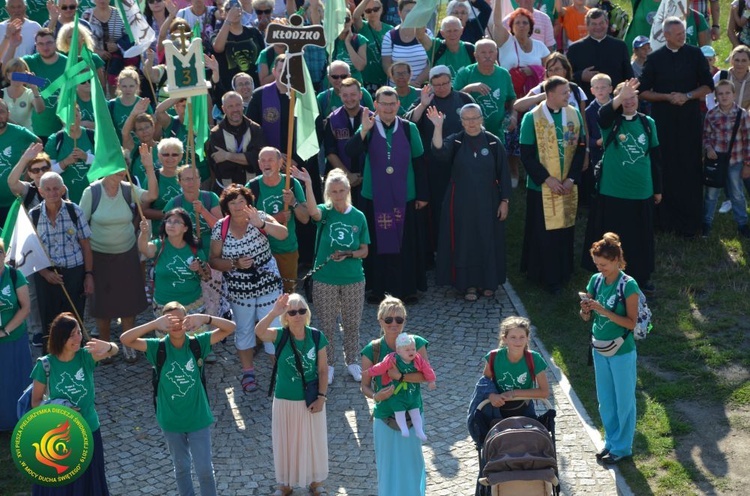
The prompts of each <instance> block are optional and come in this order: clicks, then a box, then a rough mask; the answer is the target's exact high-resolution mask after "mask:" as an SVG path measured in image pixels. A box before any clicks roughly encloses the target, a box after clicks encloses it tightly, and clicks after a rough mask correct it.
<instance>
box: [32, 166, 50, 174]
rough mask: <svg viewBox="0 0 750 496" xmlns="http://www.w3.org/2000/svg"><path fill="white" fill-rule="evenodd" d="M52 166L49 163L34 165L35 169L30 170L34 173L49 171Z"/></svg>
mask: <svg viewBox="0 0 750 496" xmlns="http://www.w3.org/2000/svg"><path fill="white" fill-rule="evenodd" d="M50 169H51V167H50V166H49V165H45V166H43V167H34V168H33V169H29V172H31V173H32V174H39V173H40V172H47V171H48V170H50Z"/></svg>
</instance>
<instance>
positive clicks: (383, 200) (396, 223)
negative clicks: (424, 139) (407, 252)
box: [368, 117, 411, 255]
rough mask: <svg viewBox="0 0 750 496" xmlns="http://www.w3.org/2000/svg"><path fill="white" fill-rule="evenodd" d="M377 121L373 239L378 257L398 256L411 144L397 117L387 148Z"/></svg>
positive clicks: (373, 148) (373, 154) (372, 165)
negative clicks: (374, 238) (374, 239)
mask: <svg viewBox="0 0 750 496" xmlns="http://www.w3.org/2000/svg"><path fill="white" fill-rule="evenodd" d="M378 124H380V120H379V119H378V120H377V121H376V123H375V126H374V127H373V128H372V130H371V131H370V146H369V149H368V153H369V155H370V179H371V181H372V203H373V209H374V211H375V237H376V239H377V247H378V254H379V255H385V254H395V253H400V252H401V241H402V239H403V233H404V216H405V215H406V181H407V173H408V171H409V167H411V143H409V140H408V139H407V137H406V131H404V126H405V125H406V126H408V125H409V123H408V121H404V120H402V119H401V118H399V117H397V118H396V122H395V124H394V126H396V127H394V128H393V134H392V135H391V142H390V146H389V143H388V141H387V140H386V139H385V137H383V136H381V135H380V131H379V129H378V128H379V127H380V126H379V125H378Z"/></svg>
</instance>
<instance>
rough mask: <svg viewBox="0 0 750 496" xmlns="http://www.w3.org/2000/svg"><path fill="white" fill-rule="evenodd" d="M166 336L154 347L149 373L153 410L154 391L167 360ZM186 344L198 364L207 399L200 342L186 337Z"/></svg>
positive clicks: (156, 388) (157, 388)
mask: <svg viewBox="0 0 750 496" xmlns="http://www.w3.org/2000/svg"><path fill="white" fill-rule="evenodd" d="M166 339H167V338H164V339H161V340H159V347H158V348H157V349H156V363H155V364H154V367H153V370H152V373H151V384H152V386H153V387H154V411H156V393H157V391H158V390H159V380H160V379H161V370H162V368H163V367H164V362H166V361H167V344H166V343H165V340H166ZM187 340H188V346H190V351H191V352H193V356H194V357H195V364H196V365H197V366H198V370H199V371H200V374H201V384H203V390H204V391H205V392H206V399H208V389H207V388H206V370H205V367H203V353H202V351H201V344H200V342H198V339H197V338H194V337H187Z"/></svg>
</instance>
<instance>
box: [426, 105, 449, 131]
mask: <svg viewBox="0 0 750 496" xmlns="http://www.w3.org/2000/svg"><path fill="white" fill-rule="evenodd" d="M427 118H428V119H430V122H432V125H433V126H435V127H440V128H442V127H443V122H445V114H443V113H442V112H441V111H439V110H438V109H437V108H435V106H434V105H432V106H430V107H427Z"/></svg>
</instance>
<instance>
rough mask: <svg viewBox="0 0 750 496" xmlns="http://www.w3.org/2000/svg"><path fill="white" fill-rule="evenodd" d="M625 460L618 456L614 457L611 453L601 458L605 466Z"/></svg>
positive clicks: (623, 457)
mask: <svg viewBox="0 0 750 496" xmlns="http://www.w3.org/2000/svg"><path fill="white" fill-rule="evenodd" d="M625 458H627V457H626V456H619V455H615V454H613V453H607V454H606V455H604V456H603V457H602V458H601V460H600V461H601V462H602V463H603V464H605V465H617V464H618V463H620V462H621V461H622V460H623V459H625Z"/></svg>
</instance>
